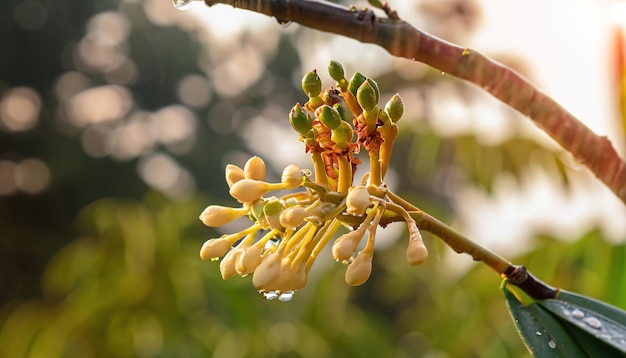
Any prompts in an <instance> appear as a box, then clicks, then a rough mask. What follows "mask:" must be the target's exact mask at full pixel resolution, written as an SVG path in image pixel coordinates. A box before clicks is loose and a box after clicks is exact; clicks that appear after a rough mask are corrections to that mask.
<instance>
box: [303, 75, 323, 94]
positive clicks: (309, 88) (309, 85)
mask: <svg viewBox="0 0 626 358" xmlns="http://www.w3.org/2000/svg"><path fill="white" fill-rule="evenodd" d="M302 90H303V91H304V93H305V94H306V95H307V96H309V98H312V97H319V95H320V93H321V92H322V80H321V79H320V77H319V76H318V75H317V71H315V70H313V71H311V72H308V73H306V74H305V75H304V77H302Z"/></svg>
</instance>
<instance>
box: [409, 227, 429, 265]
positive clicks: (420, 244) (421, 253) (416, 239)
mask: <svg viewBox="0 0 626 358" xmlns="http://www.w3.org/2000/svg"><path fill="white" fill-rule="evenodd" d="M407 226H408V229H409V246H408V247H407V248H406V260H407V262H408V263H409V265H411V266H417V265H419V264H421V263H422V262H424V261H425V260H426V259H427V258H428V249H427V248H426V245H424V241H423V240H422V234H420V232H419V230H418V229H417V226H415V224H414V223H410V222H407Z"/></svg>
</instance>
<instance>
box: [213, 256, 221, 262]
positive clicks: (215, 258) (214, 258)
mask: <svg viewBox="0 0 626 358" xmlns="http://www.w3.org/2000/svg"><path fill="white" fill-rule="evenodd" d="M219 260H220V258H219V257H211V262H215V261H219Z"/></svg>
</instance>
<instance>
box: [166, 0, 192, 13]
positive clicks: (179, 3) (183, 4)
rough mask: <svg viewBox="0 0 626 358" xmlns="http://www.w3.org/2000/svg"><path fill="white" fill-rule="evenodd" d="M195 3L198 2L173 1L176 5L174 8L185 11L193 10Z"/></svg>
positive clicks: (187, 0) (186, 0)
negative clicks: (192, 6)
mask: <svg viewBox="0 0 626 358" xmlns="http://www.w3.org/2000/svg"><path fill="white" fill-rule="evenodd" d="M194 1H198V0H172V4H174V7H175V8H176V9H177V10H180V11H185V10H189V8H191V5H192V3H193V2H194Z"/></svg>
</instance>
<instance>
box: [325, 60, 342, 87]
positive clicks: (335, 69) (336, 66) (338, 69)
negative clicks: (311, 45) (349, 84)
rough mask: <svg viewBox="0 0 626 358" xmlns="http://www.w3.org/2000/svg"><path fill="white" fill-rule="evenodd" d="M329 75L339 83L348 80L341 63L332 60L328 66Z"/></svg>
mask: <svg viewBox="0 0 626 358" xmlns="http://www.w3.org/2000/svg"><path fill="white" fill-rule="evenodd" d="M328 74H329V75H330V77H331V78H332V79H333V80H335V81H337V82H342V80H343V81H345V80H346V75H345V72H344V70H343V66H342V65H341V63H339V62H337V61H334V60H331V61H330V64H329V65H328Z"/></svg>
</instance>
